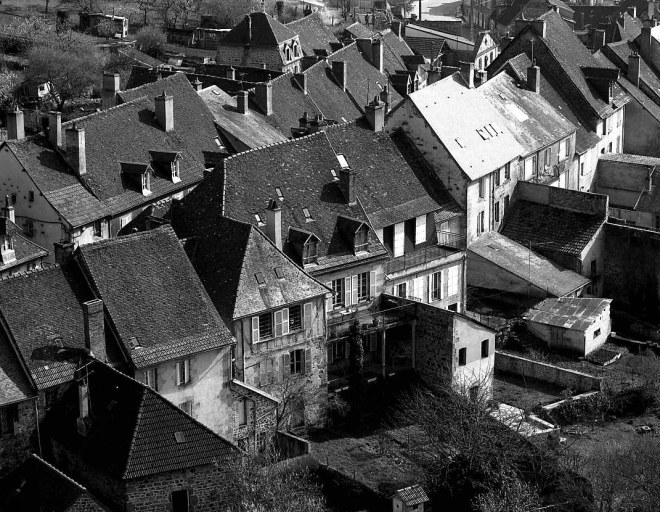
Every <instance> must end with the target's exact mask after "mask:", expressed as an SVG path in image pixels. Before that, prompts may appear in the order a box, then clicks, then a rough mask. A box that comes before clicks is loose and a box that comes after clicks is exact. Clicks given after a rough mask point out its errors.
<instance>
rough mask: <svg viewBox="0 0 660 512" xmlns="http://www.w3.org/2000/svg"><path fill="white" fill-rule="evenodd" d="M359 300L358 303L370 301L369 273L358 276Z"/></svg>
mask: <svg viewBox="0 0 660 512" xmlns="http://www.w3.org/2000/svg"><path fill="white" fill-rule="evenodd" d="M357 299H358V302H359V301H363V300H368V299H369V272H362V273H361V274H358V275H357Z"/></svg>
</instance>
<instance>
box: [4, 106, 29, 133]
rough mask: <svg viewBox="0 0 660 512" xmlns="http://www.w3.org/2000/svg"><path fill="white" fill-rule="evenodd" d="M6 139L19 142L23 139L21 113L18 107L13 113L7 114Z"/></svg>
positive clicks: (23, 125) (23, 129) (23, 131)
mask: <svg viewBox="0 0 660 512" xmlns="http://www.w3.org/2000/svg"><path fill="white" fill-rule="evenodd" d="M7 138H8V139H10V140H14V139H16V140H21V139H24V138H25V124H24V121H23V112H22V111H21V110H18V107H17V108H16V110H14V111H13V112H7Z"/></svg>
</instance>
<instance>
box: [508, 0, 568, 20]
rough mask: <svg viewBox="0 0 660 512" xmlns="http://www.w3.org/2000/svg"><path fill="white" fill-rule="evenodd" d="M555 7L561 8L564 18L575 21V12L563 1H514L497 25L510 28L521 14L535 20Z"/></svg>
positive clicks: (560, 12) (560, 11)
mask: <svg viewBox="0 0 660 512" xmlns="http://www.w3.org/2000/svg"><path fill="white" fill-rule="evenodd" d="M555 5H556V6H557V7H558V8H559V14H561V15H562V16H563V17H564V18H568V19H573V14H574V12H575V11H573V9H571V8H570V7H569V6H568V5H566V4H565V3H564V2H562V1H561V0H514V2H513V3H512V4H511V5H510V6H509V7H507V8H506V9H505V10H504V12H503V13H502V15H501V16H500V17H499V18H498V19H497V23H499V24H500V25H504V26H508V25H510V24H511V23H513V22H514V20H515V19H516V18H519V17H520V15H521V14H522V15H523V16H524V17H525V19H528V20H533V19H536V18H537V17H539V16H541V15H542V14H545V13H546V12H548V10H550V9H552V8H553V6H555Z"/></svg>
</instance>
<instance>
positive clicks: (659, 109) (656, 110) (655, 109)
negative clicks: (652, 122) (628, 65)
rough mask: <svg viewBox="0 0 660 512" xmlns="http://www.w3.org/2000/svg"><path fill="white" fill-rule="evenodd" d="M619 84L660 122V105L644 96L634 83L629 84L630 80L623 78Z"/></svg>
mask: <svg viewBox="0 0 660 512" xmlns="http://www.w3.org/2000/svg"><path fill="white" fill-rule="evenodd" d="M618 84H619V86H621V88H622V89H623V90H624V91H626V93H628V95H629V96H630V97H631V98H633V99H634V100H635V101H637V103H639V104H640V105H641V106H642V108H643V109H644V110H646V111H647V112H648V113H649V114H650V115H651V116H653V117H654V118H655V119H656V120H657V121H658V122H660V105H658V104H657V103H656V102H654V101H653V100H652V99H651V98H649V97H648V96H647V95H646V94H644V93H643V92H642V91H641V89H640V88H639V87H637V86H635V85H634V84H633V83H632V82H629V81H628V79H626V78H624V77H623V76H621V77H620V78H619V81H618Z"/></svg>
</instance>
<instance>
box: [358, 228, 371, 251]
mask: <svg viewBox="0 0 660 512" xmlns="http://www.w3.org/2000/svg"><path fill="white" fill-rule="evenodd" d="M367 229H368V228H367V227H366V226H364V225H363V226H361V227H360V229H358V230H357V231H356V232H355V252H356V253H358V252H363V251H366V250H367V249H368V248H369V232H368V231H367Z"/></svg>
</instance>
